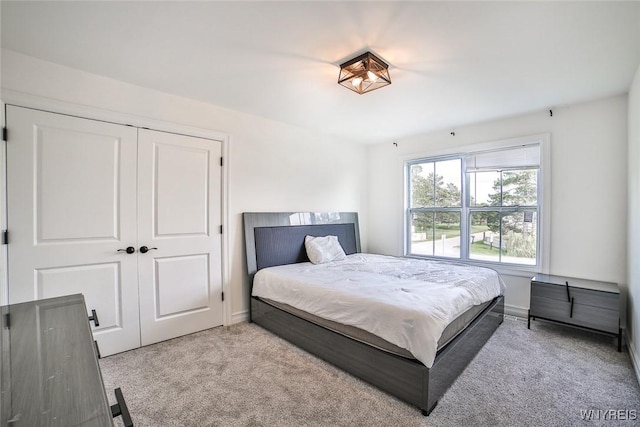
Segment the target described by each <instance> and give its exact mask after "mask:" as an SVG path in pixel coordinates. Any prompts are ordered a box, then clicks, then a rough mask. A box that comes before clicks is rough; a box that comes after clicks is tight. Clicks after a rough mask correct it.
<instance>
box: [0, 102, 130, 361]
mask: <svg viewBox="0 0 640 427" xmlns="http://www.w3.org/2000/svg"><path fill="white" fill-rule="evenodd" d="M7 127H8V129H9V141H8V142H7V209H8V211H7V215H8V217H7V218H8V230H9V245H8V260H9V265H8V276H9V302H10V303H18V302H23V301H29V300H34V299H42V298H49V297H55V296H60V295H68V294H74V293H82V294H84V297H85V301H86V304H87V309H88V310H91V309H95V310H96V312H97V314H98V319H99V326H98V327H95V326H93V323H91V324H92V327H93V332H94V337H95V338H96V340H97V341H98V343H99V346H100V350H101V352H102V354H103V355H108V354H112V353H117V352H120V351H124V350H128V349H131V348H135V347H138V346H139V345H140V333H139V319H138V283H137V282H138V280H137V279H138V275H137V259H136V254H127V252H124V251H119V250H121V249H125V248H127V247H128V246H133V247H135V246H136V199H137V195H136V191H137V188H136V146H137V145H136V129H135V128H131V127H127V126H121V125H114V124H110V123H104V122H99V121H94V120H87V119H80V118H76V117H70V116H65V115H60V114H53V113H47V112H42V111H37V110H31V109H26V108H20V107H13V106H8V107H7Z"/></svg>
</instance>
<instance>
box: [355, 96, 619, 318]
mask: <svg viewBox="0 0 640 427" xmlns="http://www.w3.org/2000/svg"><path fill="white" fill-rule="evenodd" d="M453 130H455V136H452V135H451V134H450V132H451V131H453ZM544 133H550V135H551V143H550V147H551V237H550V251H551V253H550V265H549V271H550V273H551V274H558V275H567V276H574V277H583V278H590V279H595V280H605V281H612V282H617V283H619V284H620V285H621V286H623V287H625V286H626V285H625V284H626V274H625V273H626V266H627V259H626V257H627V255H626V254H627V247H626V245H627V97H626V96H625V95H621V96H616V97H612V98H606V99H602V100H597V101H593V102H588V103H584V104H579V105H571V106H566V107H561V108H554V109H553V117H550V115H549V112H548V111H542V112H540V113H535V114H528V115H524V116H519V117H513V118H505V119H502V120H497V121H492V122H487V123H481V124H475V125H469V126H463V127H460V128H456V129H443V130H442V131H440V132H433V133H429V134H425V135H418V136H414V137H410V138H403V139H398V140H396V141H395V142H396V143H397V144H398V145H397V147H396V146H395V145H393V144H392V141H389V142H388V143H384V144H379V145H375V146H372V147H370V149H369V152H368V163H369V182H370V186H369V210H368V212H369V215H368V227H369V228H368V233H367V234H368V238H369V241H368V249H369V251H370V252H377V253H384V254H393V255H400V254H402V253H403V242H402V239H403V201H404V194H403V179H404V178H403V176H404V175H403V159H406V157H407V156H410V155H415V157H420V156H426V155H429V154H430V153H435V152H439V151H442V150H448V149H450V148H451V147H455V146H466V145H473V144H476V143H482V142H490V141H496V140H502V139H509V138H515V137H521V136H527V135H535V134H544ZM505 281H506V282H507V291H506V294H505V300H506V301H505V304H506V305H508V309H509V311H510V312H511V313H513V314H523V313H524V312H525V310H526V309H528V307H529V280H528V278H526V277H515V276H507V277H505Z"/></svg>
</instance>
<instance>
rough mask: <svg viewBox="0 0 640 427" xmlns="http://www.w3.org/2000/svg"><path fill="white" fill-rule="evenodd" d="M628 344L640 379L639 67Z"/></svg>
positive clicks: (632, 144) (632, 125) (632, 103)
mask: <svg viewBox="0 0 640 427" xmlns="http://www.w3.org/2000/svg"><path fill="white" fill-rule="evenodd" d="M628 212H629V213H628V218H629V225H628V227H629V245H628V248H629V249H628V256H627V265H628V278H627V279H628V282H629V301H628V308H627V310H628V313H629V316H628V321H627V327H628V329H627V339H628V340H629V342H628V346H629V350H630V353H631V356H632V360H633V362H634V365H635V369H636V374H637V375H638V379H639V380H640V352H639V350H640V348H639V347H638V346H639V345H640V67H638V70H637V71H636V74H635V77H634V79H633V83H632V85H631V88H630V89H629V211H628Z"/></svg>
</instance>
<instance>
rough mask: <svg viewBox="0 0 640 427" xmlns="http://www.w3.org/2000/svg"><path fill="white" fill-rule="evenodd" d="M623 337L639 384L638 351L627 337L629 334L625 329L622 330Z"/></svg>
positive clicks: (639, 365) (639, 358) (639, 357)
mask: <svg viewBox="0 0 640 427" xmlns="http://www.w3.org/2000/svg"><path fill="white" fill-rule="evenodd" d="M624 339H625V341H626V342H627V348H628V349H629V356H630V357H631V364H632V365H633V370H634V371H635V373H636V379H637V380H638V384H640V353H638V350H637V349H636V346H635V343H634V342H633V341H631V340H630V339H629V334H627V330H626V329H625V331H624Z"/></svg>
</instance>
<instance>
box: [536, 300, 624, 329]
mask: <svg viewBox="0 0 640 427" xmlns="http://www.w3.org/2000/svg"><path fill="white" fill-rule="evenodd" d="M530 316H532V317H540V318H543V319H548V320H555V321H557V322H563V323H568V324H571V325H575V326H582V327H585V328H590V329H596V330H600V331H605V332H610V333H614V334H617V333H618V329H619V327H620V325H619V322H618V319H619V316H618V311H617V310H609V309H606V308H601V307H593V306H590V305H582V304H577V303H576V300H575V298H574V301H573V309H572V307H571V303H569V302H567V301H558V300H553V299H547V298H536V297H532V298H531V309H530Z"/></svg>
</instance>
